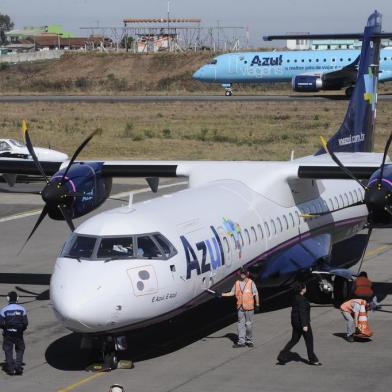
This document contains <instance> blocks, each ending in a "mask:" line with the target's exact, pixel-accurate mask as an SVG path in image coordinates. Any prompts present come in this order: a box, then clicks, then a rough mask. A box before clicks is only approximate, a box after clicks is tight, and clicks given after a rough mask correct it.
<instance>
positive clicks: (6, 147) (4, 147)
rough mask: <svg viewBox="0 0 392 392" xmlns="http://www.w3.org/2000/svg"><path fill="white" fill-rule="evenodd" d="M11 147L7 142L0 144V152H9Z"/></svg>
mask: <svg viewBox="0 0 392 392" xmlns="http://www.w3.org/2000/svg"><path fill="white" fill-rule="evenodd" d="M10 150H11V147H10V145H9V144H8V143H7V142H0V151H10Z"/></svg>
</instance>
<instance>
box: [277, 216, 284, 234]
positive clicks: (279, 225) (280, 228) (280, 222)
mask: <svg viewBox="0 0 392 392" xmlns="http://www.w3.org/2000/svg"><path fill="white" fill-rule="evenodd" d="M276 221H277V222H278V228H279V231H280V232H282V231H283V226H282V221H281V220H280V218H276Z"/></svg>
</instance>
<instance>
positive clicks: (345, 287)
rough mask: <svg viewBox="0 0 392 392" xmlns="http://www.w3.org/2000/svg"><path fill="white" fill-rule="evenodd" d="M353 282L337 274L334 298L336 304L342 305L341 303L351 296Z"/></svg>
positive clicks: (337, 305)
mask: <svg viewBox="0 0 392 392" xmlns="http://www.w3.org/2000/svg"><path fill="white" fill-rule="evenodd" d="M350 293H351V283H350V281H349V280H347V279H345V278H342V277H341V276H335V279H334V282H333V298H334V305H335V306H336V307H340V305H341V304H342V303H343V302H344V301H345V300H347V299H348V298H349V297H350Z"/></svg>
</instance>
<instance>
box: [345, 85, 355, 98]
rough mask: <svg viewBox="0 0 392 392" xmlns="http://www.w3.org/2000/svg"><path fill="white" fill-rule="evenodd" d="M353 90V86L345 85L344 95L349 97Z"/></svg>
mask: <svg viewBox="0 0 392 392" xmlns="http://www.w3.org/2000/svg"><path fill="white" fill-rule="evenodd" d="M353 92H354V87H353V86H351V87H347V88H346V91H345V94H346V97H347V98H351V96H352V95H353Z"/></svg>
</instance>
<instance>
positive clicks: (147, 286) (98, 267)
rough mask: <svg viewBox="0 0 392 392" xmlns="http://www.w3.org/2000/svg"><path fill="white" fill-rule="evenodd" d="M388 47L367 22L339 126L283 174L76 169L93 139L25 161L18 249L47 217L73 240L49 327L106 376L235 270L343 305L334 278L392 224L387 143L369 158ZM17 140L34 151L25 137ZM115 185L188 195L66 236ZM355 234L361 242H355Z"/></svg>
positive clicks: (374, 23) (187, 165) (247, 168)
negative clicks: (164, 184) (33, 181)
mask: <svg viewBox="0 0 392 392" xmlns="http://www.w3.org/2000/svg"><path fill="white" fill-rule="evenodd" d="M391 36H392V33H381V14H379V13H378V12H377V11H376V12H374V13H373V14H372V15H371V16H370V17H369V19H368V23H367V26H366V27H365V30H364V33H363V45H362V51H361V56H360V61H359V70H358V77H357V81H356V85H355V90H354V92H353V95H352V98H351V100H350V103H349V106H348V110H347V113H346V116H345V119H344V121H343V124H342V126H341V127H340V129H339V130H338V131H337V133H336V134H335V135H334V136H333V137H332V138H331V139H330V140H329V141H328V143H325V144H324V149H322V150H320V151H318V152H317V153H316V154H315V155H313V156H308V157H305V158H301V159H295V160H291V161H287V162H190V161H189V162H187V161H185V162H184V161H183V162H159V161H139V162H137V161H109V162H108V161H106V162H76V161H75V160H76V158H77V156H78V154H79V152H80V151H81V150H82V149H83V148H84V146H86V144H87V143H88V142H89V140H90V139H91V138H92V137H93V135H94V133H93V134H91V135H90V136H89V137H88V138H87V139H86V140H85V141H84V142H83V143H82V145H81V146H80V147H79V148H78V150H77V151H76V152H75V154H74V156H73V157H72V159H71V160H70V162H68V163H64V164H62V165H61V167H59V166H58V167H57V168H53V167H52V168H50V167H44V166H42V167H41V166H40V165H39V162H38V161H37V160H35V163H36V165H37V168H36V169H35V171H36V172H37V174H39V173H41V174H42V175H44V176H45V177H46V175H51V176H52V177H51V179H50V180H49V179H48V180H47V185H46V186H45V188H44V189H43V191H42V197H43V199H44V201H45V207H44V208H43V210H42V213H41V215H40V217H39V218H38V220H37V222H36V224H35V226H34V228H33V230H32V232H31V233H30V235H29V237H28V239H27V241H28V240H29V239H30V238H31V236H32V234H33V233H34V232H35V230H36V228H37V227H38V225H39V224H40V223H41V222H42V220H43V219H44V217H45V216H46V215H49V216H50V217H51V218H53V219H63V220H66V222H67V223H68V225H69V226H70V228H71V229H72V230H73V233H72V234H71V235H70V237H69V238H68V239H67V240H66V242H65V244H64V246H63V248H62V249H61V251H60V253H59V256H58V258H57V260H56V263H55V267H54V272H53V275H52V278H51V282H50V298H51V302H52V305H53V309H54V312H55V314H56V316H57V318H58V319H59V320H60V322H61V323H63V325H64V326H65V327H66V328H68V329H70V330H71V331H74V332H77V333H80V334H83V335H84V337H85V338H86V339H84V341H85V342H87V341H90V340H92V339H93V338H94V337H99V338H100V341H101V344H102V345H101V352H102V354H103V356H104V357H105V359H107V361H108V362H109V363H110V366H111V367H113V368H114V367H115V366H116V362H117V351H118V350H120V349H122V348H124V347H123V346H124V338H123V337H124V334H125V332H127V331H131V330H133V329H135V328H139V327H142V326H146V325H151V324H154V323H157V322H159V321H161V320H166V319H169V318H172V317H173V316H175V315H176V314H179V313H181V312H184V311H186V310H187V309H190V308H192V307H195V306H197V305H199V304H201V303H203V302H205V301H208V300H209V299H210V298H211V292H216V291H218V292H219V291H221V290H226V289H227V288H228V287H230V286H231V285H232V284H233V281H234V280H235V277H236V273H237V271H238V270H239V269H240V267H242V266H247V267H248V268H250V269H251V271H252V273H253V275H254V278H255V280H256V281H257V282H258V284H260V285H261V287H267V286H273V287H277V288H284V287H287V285H289V284H291V283H293V282H294V281H296V280H298V279H309V278H312V279H313V280H314V279H316V281H317V284H316V285H315V286H314V288H313V290H312V291H313V293H314V294H315V295H317V296H318V297H323V299H325V298H328V299H330V300H331V299H332V296H333V298H334V299H335V301H341V300H343V299H344V298H345V297H346V296H347V294H348V289H347V279H346V277H347V272H348V271H347V270H345V269H344V268H346V267H349V266H351V265H353V264H355V263H357V262H358V261H359V260H361V259H362V257H363V255H364V252H365V249H366V246H367V243H368V240H369V237H370V234H371V230H372V229H373V228H375V227H377V228H383V227H391V225H392V199H391V198H392V164H390V161H389V159H388V158H387V152H388V149H389V145H390V143H391V141H392V135H391V137H390V138H389V140H388V142H387V144H386V147H385V152H384V155H383V154H376V153H373V152H372V149H373V137H374V127H375V118H376V105H377V82H378V69H379V49H380V41H381V38H386V37H391ZM25 136H26V141H27V146H28V147H29V150H32V149H33V147H32V145H31V141H30V138H29V134H28V131H27V130H26V132H25ZM326 152H328V153H326ZM33 169H34V168H33V167H32V165H30V168H29V170H31V171H32V170H33ZM12 170H14V171H15V170H18V168H17V167H13V168H12ZM12 170H11V172H12ZM26 170H27V169H26ZM45 170H46V172H45ZM0 171H2V166H1V163H0ZM115 176H122V177H145V178H148V181H149V184H150V186H151V188H152V189H153V190H154V191H156V189H157V187H158V181H157V178H159V177H187V178H188V179H189V188H188V189H186V190H182V191H179V192H176V193H174V194H170V195H165V196H162V197H159V198H156V199H153V200H148V201H145V202H141V203H135V204H132V203H130V204H129V206H126V207H120V208H116V209H114V210H110V211H107V212H104V213H101V214H99V215H96V216H94V217H92V218H90V219H88V220H87V221H85V222H84V223H83V224H81V225H80V226H79V227H78V228H77V229H75V230H74V225H73V222H72V219H73V218H77V217H79V216H82V215H85V214H87V213H88V212H90V211H93V210H94V209H95V208H97V206H98V205H100V204H102V203H103V202H104V201H105V200H106V199H107V197H108V196H109V193H110V188H111V179H112V177H115ZM362 180H365V181H364V182H362ZM366 227H367V228H368V229H369V231H368V235H367V236H361V237H360V238H361V239H363V237H365V238H364V240H363V241H362V240H361V241H359V242H358V241H357V239H358V238H359V237H358V233H359V232H360V231H361V230H363V229H364V228H366ZM27 241H26V242H27ZM341 244H344V249H350V250H349V251H347V252H345V253H344V254H343V256H344V257H343V259H342V257H341V255H340V256H339V257H337V256H336V252H335V250H336V249H337V247H339V245H341Z"/></svg>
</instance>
